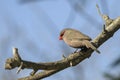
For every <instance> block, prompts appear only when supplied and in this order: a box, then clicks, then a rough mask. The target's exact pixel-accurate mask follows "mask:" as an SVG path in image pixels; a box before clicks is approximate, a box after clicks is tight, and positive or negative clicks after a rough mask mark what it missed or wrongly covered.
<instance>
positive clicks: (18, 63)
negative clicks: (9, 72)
mask: <svg viewBox="0 0 120 80" xmlns="http://www.w3.org/2000/svg"><path fill="white" fill-rule="evenodd" d="M102 15H103V14H102ZM109 20H112V19H110V18H108V19H107V20H106V19H105V24H107V21H109ZM119 28H120V17H118V18H116V19H115V20H112V21H111V23H110V24H109V25H106V26H105V27H104V29H103V30H102V31H101V33H100V34H99V35H98V36H97V37H96V38H95V39H93V40H92V43H93V44H95V45H96V47H99V46H101V45H102V44H103V43H104V42H105V41H107V40H108V39H109V38H110V37H112V36H113V34H114V33H115V32H116V31H117V30H118V29H119ZM92 52H93V50H91V49H88V50H87V51H86V52H84V51H79V52H75V53H74V54H72V53H71V54H70V55H69V56H68V57H65V56H63V57H64V59H62V60H59V61H55V62H46V63H41V62H40V63H35V62H30V61H25V60H22V59H21V57H20V55H19V53H18V49H17V48H14V49H13V53H14V54H13V58H8V59H7V60H6V64H5V69H13V68H16V67H19V69H18V72H19V71H20V70H21V69H24V68H27V69H33V72H32V73H31V75H30V76H27V77H24V78H20V79H18V80H39V79H42V78H45V77H48V76H50V75H52V74H54V73H56V72H59V71H61V70H63V69H65V68H68V67H71V66H76V65H77V64H79V63H80V62H81V61H83V60H84V59H86V58H89V57H90V56H91V54H92ZM38 70H43V71H42V72H39V73H37V74H35V73H36V72H37V71H38Z"/></svg>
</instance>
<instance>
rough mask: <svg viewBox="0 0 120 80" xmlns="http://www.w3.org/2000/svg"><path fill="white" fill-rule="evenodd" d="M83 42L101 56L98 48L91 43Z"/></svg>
mask: <svg viewBox="0 0 120 80" xmlns="http://www.w3.org/2000/svg"><path fill="white" fill-rule="evenodd" d="M83 42H84V44H85V45H86V47H87V48H91V49H93V50H95V51H96V52H97V53H99V54H100V51H99V50H97V48H96V47H95V46H94V45H93V44H92V43H91V42H90V41H87V40H85V41H83Z"/></svg>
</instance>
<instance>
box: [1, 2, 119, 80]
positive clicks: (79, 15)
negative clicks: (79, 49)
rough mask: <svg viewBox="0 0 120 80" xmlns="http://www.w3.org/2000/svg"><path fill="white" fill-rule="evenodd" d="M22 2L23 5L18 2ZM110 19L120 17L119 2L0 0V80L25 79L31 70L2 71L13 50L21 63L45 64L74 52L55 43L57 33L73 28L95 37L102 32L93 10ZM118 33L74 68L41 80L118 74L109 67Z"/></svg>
mask: <svg viewBox="0 0 120 80" xmlns="http://www.w3.org/2000/svg"><path fill="white" fill-rule="evenodd" d="M21 1H23V2H21ZM96 3H97V4H98V5H99V6H100V9H101V12H102V13H104V14H107V15H109V16H110V17H111V18H117V17H118V16H120V11H119V8H120V6H119V3H120V0H105V1H102V0H91V1H89V0H38V1H33V2H32V1H31V2H26V3H24V0H0V28H1V29H0V62H1V64H0V70H1V71H0V79H2V80H16V79H17V78H18V77H24V76H28V75H29V73H30V72H31V71H32V70H27V69H25V70H22V71H21V72H20V73H19V74H16V70H17V68H16V69H14V70H5V69H4V63H5V60H6V59H7V58H9V57H12V48H13V47H17V48H18V49H19V53H20V55H21V57H22V58H23V59H24V60H29V61H34V62H49V61H57V60H60V59H62V54H64V55H66V56H68V55H69V54H70V53H71V52H73V51H74V49H72V48H70V47H68V46H67V45H66V44H64V42H63V41H59V40H58V36H59V32H60V31H61V30H62V29H64V28H67V27H70V28H75V29H78V30H80V31H81V32H83V33H85V34H87V35H89V36H90V37H91V38H95V37H96V36H97V35H98V34H99V33H100V32H101V30H102V25H103V24H104V22H103V21H102V19H101V17H100V15H99V14H98V11H97V9H96ZM119 47H120V31H117V32H116V34H115V35H114V36H113V37H112V38H111V39H109V40H108V41H107V42H105V43H104V44H103V45H102V46H101V47H100V48H99V50H100V51H101V54H100V55H99V54H96V52H94V54H92V56H91V57H90V58H89V59H86V60H84V61H83V62H81V63H80V64H78V65H77V66H75V67H71V68H68V69H65V70H63V71H60V72H58V73H56V74H54V75H52V76H50V77H48V78H45V79H43V80H80V79H81V80H106V78H104V76H103V73H104V72H110V73H112V74H114V75H118V71H120V70H119V68H117V69H111V68H110V64H111V63H112V62H113V61H114V60H116V59H117V58H118V57H119V56H120V49H119Z"/></svg>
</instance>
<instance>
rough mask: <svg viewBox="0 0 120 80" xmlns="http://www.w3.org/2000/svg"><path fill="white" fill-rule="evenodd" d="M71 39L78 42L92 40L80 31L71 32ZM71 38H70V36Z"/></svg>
mask: <svg viewBox="0 0 120 80" xmlns="http://www.w3.org/2000/svg"><path fill="white" fill-rule="evenodd" d="M69 35H70V38H71V39H78V40H89V41H90V40H91V38H90V37H89V36H87V35H85V34H83V33H81V32H80V31H78V30H74V29H73V30H71V32H70V33H69ZM68 37H69V36H68Z"/></svg>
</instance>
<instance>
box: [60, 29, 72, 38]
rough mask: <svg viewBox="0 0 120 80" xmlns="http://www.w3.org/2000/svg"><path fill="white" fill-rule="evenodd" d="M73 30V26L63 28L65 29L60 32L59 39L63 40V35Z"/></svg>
mask: <svg viewBox="0 0 120 80" xmlns="http://www.w3.org/2000/svg"><path fill="white" fill-rule="evenodd" d="M71 31H73V29H71V28H65V29H63V30H62V31H61V32H60V35H59V40H63V37H64V36H65V34H67V33H69V32H71Z"/></svg>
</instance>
